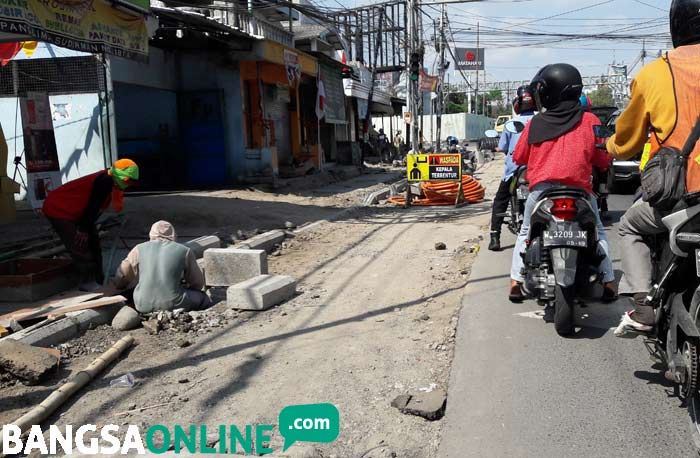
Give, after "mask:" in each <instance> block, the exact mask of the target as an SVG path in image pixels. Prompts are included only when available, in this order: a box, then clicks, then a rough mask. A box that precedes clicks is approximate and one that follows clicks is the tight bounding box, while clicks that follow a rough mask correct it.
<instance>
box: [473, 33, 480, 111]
mask: <svg viewBox="0 0 700 458" xmlns="http://www.w3.org/2000/svg"><path fill="white" fill-rule="evenodd" d="M479 27H480V24H479V22H477V23H476V60H477V62H478V61H479V45H480V43H479ZM474 114H479V67H477V68H476V86H475V87H474Z"/></svg>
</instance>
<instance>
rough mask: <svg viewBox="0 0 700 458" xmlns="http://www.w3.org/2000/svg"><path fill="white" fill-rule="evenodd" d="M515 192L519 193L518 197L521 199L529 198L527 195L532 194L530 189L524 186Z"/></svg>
mask: <svg viewBox="0 0 700 458" xmlns="http://www.w3.org/2000/svg"><path fill="white" fill-rule="evenodd" d="M515 193H516V194H517V196H518V199H520V200H527V197H528V196H529V195H530V191H528V190H527V189H523V188H518V189H516V190H515Z"/></svg>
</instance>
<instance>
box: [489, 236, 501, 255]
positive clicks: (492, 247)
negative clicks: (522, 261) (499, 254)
mask: <svg viewBox="0 0 700 458" xmlns="http://www.w3.org/2000/svg"><path fill="white" fill-rule="evenodd" d="M489 251H501V235H500V234H491V242H490V243H489Z"/></svg>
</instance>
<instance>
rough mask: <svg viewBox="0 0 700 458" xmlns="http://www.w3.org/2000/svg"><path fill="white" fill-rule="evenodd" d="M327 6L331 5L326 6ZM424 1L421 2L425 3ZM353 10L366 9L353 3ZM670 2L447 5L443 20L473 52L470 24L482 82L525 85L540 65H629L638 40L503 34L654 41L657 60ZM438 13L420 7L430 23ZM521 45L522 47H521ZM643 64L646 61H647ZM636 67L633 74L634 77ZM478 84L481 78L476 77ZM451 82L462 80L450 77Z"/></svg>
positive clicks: (590, 68)
mask: <svg viewBox="0 0 700 458" xmlns="http://www.w3.org/2000/svg"><path fill="white" fill-rule="evenodd" d="M330 1H332V0H330ZM425 1H427V0H425ZM358 3H359V4H363V3H366V2H364V1H359V2H358ZM670 5H671V0H490V1H484V2H479V3H464V4H459V5H449V6H448V7H447V11H448V17H449V20H450V24H451V29H452V33H453V36H454V38H455V41H456V42H457V45H458V46H463V47H475V46H476V24H477V22H479V24H480V31H481V33H480V39H481V40H480V41H481V44H482V47H484V48H485V62H486V78H487V79H488V80H489V81H509V80H527V79H531V78H532V76H534V74H535V73H536V72H537V70H538V69H539V68H541V67H543V66H544V65H546V64H550V63H555V62H568V63H570V64H573V65H575V66H576V67H578V68H579V70H580V71H581V73H582V74H583V75H584V76H599V75H601V74H606V73H607V72H608V66H609V64H611V63H613V62H615V63H618V64H619V63H626V64H631V63H632V62H633V61H634V60H635V59H636V58H637V56H639V55H640V52H641V50H642V42H641V38H640V37H634V36H632V37H628V38H626V39H625V40H622V39H615V40H610V39H608V40H593V39H577V40H571V39H570V38H569V39H566V40H564V41H560V40H561V39H560V38H558V39H555V38H552V37H542V36H536V35H533V36H529V37H525V38H522V37H517V36H513V35H508V36H504V33H507V32H509V31H514V32H518V31H520V32H522V31H525V32H529V33H532V34H542V33H552V32H555V33H558V34H561V33H565V34H586V35H593V34H600V33H606V34H611V33H617V34H625V35H640V34H644V35H655V37H652V38H650V41H651V42H648V46H647V51H648V52H649V53H650V54H657V53H658V52H659V50H661V49H664V50H665V49H668V47H669V46H670V35H669V32H668V30H669V29H668V28H669V26H668V11H669V8H670ZM437 8H439V7H427V6H423V9H424V11H425V12H426V13H427V14H429V15H430V16H432V17H433V18H435V19H437V18H439V12H438V10H437ZM429 23H430V19H427V18H425V17H424V29H425V30H426V34H427V35H426V37H425V38H427V39H429V36H430V34H432V25H431V24H429ZM523 40H525V41H526V42H527V43H528V46H523V44H524V41H523ZM435 58H436V54H435V52H434V50H428V51H427V52H426V57H425V61H424V63H425V65H426V67H428V68H429V69H430V68H431V66H432V65H433V63H434V61H435ZM647 62H648V60H647ZM639 68H640V66H637V68H636V69H635V71H638V70H639ZM481 77H482V78H483V73H482V76H481ZM450 79H451V81H455V82H456V81H459V80H461V79H462V77H461V76H460V75H459V74H456V73H452V74H451V75H450Z"/></svg>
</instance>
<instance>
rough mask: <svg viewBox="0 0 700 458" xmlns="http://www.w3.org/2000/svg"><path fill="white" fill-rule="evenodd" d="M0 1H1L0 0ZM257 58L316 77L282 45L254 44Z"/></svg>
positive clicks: (302, 57) (309, 61) (313, 63)
mask: <svg viewBox="0 0 700 458" xmlns="http://www.w3.org/2000/svg"><path fill="white" fill-rule="evenodd" d="M0 1H1V0H0ZM256 49H257V52H256V54H258V56H259V57H260V58H261V59H262V60H265V61H267V62H272V63H273V64H279V65H285V66H286V65H289V62H290V61H291V60H294V61H295V62H296V63H298V65H299V69H300V71H301V73H304V74H306V75H309V76H317V75H318V61H317V60H316V59H315V58H313V57H311V56H309V55H308V54H306V53H304V52H301V51H299V50H297V49H292V48H288V47H287V46H284V45H283V44H280V43H276V42H274V41H270V40H265V41H262V42H260V43H258V44H256Z"/></svg>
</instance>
